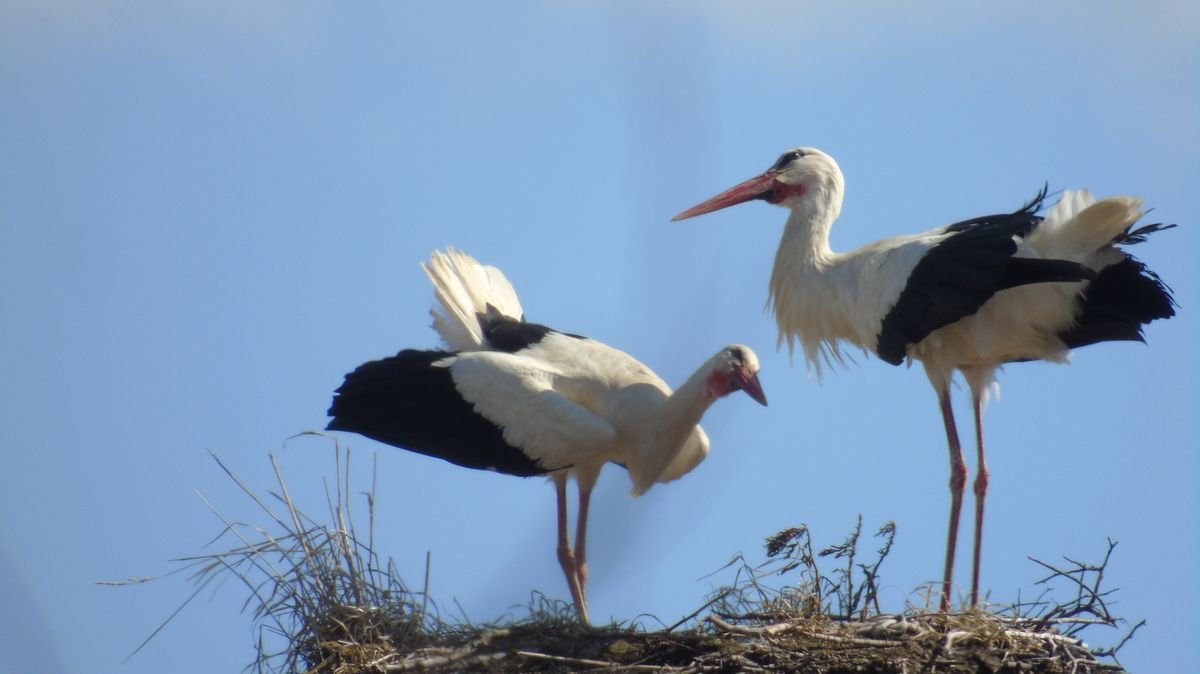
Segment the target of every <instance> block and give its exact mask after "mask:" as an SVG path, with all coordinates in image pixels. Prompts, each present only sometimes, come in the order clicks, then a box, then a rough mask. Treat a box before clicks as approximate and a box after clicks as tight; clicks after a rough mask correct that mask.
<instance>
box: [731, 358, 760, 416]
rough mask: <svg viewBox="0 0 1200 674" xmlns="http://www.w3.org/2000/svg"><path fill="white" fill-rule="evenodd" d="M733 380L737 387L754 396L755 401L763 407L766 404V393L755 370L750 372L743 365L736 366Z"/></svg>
mask: <svg viewBox="0 0 1200 674" xmlns="http://www.w3.org/2000/svg"><path fill="white" fill-rule="evenodd" d="M734 381H736V382H737V385H738V388H740V389H742V390H743V391H745V392H746V395H748V396H750V397H751V398H754V401H755V402H757V403H758V404H759V405H762V406H763V407H766V406H767V394H766V393H763V389H762V384H760V383H759V382H758V373H757V372H751V371H750V370H748V369H746V368H744V367H743V368H738V369H736V370H734Z"/></svg>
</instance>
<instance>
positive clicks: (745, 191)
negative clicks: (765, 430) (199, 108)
mask: <svg viewBox="0 0 1200 674" xmlns="http://www.w3.org/2000/svg"><path fill="white" fill-rule="evenodd" d="M775 176H776V173H775V171H767V172H766V173H764V174H762V175H760V176H757V177H754V178H751V179H749V180H747V181H746V182H744V183H741V184H738V185H735V186H733V187H730V188H729V189H727V190H725V191H724V192H722V193H720V194H718V195H717V196H715V197H713V198H712V199H709V200H708V201H705V202H703V203H700V204H697V205H695V206H692V207H691V208H689V209H687V210H686V211H684V212H682V213H680V214H679V215H676V216H675V217H673V218H671V222H675V221H676V220H686V219H687V218H694V217H696V216H697V215H704V214H705V213H712V212H713V211H719V210H721V209H722V208H728V207H730V206H735V205H737V204H740V203H744V202H747V201H750V200H751V199H757V198H759V197H761V196H762V195H764V194H766V193H767V192H770V191H771V190H772V189H774V188H775ZM760 402H762V401H760ZM763 404H764V405H765V404H766V403H765V402H763Z"/></svg>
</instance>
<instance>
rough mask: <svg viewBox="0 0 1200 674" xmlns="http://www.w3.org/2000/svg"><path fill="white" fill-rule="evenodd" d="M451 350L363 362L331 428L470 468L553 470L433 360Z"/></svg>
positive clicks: (342, 393) (336, 404)
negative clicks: (481, 410)
mask: <svg viewBox="0 0 1200 674" xmlns="http://www.w3.org/2000/svg"><path fill="white" fill-rule="evenodd" d="M454 355H455V354H454V353H453V352H449V351H418V350H414V349H406V350H404V351H401V352H400V353H398V354H396V355H395V356H391V357H390V358H384V359H382V360H374V361H371V362H369V363H364V364H362V365H360V366H359V367H358V368H357V369H355V370H354V372H351V373H350V374H348V375H346V380H345V381H344V382H343V383H342V385H341V387H339V388H338V390H337V393H336V395H334V398H333V404H332V405H331V406H330V408H329V416H331V417H333V420H332V421H330V422H329V425H328V426H327V427H326V428H328V429H329V430H335V431H351V432H354V433H358V434H360V435H365V436H366V437H368V438H372V439H375V440H378V441H380V442H383V443H386V444H389V445H393V446H395V447H400V448H402V449H407V450H409V451H412V452H417V453H419V454H425V455H426V456H432V457H436V458H439V459H444V460H446V461H449V462H450V463H453V464H457V465H459V466H464V467H467V468H477V469H482V470H495V471H498V472H501V473H507V474H509V475H519V476H522V477H528V476H531V475H542V474H545V473H547V472H549V471H548V469H546V468H543V467H542V466H541V465H540V464H539V463H538V462H537V461H535V460H533V459H532V458H530V457H529V456H527V455H525V454H524V453H523V452H522V451H521V450H520V449H519V448H517V447H513V446H511V445H509V444H508V443H507V442H505V440H504V435H503V433H502V432H501V429H500V427H499V426H497V425H496V424H494V423H492V422H491V421H490V420H488V419H486V418H484V417H483V416H480V415H479V414H478V413H477V412H476V411H475V408H474V406H473V405H472V404H471V403H470V402H468V401H466V400H464V399H463V398H462V396H461V395H460V394H459V392H458V389H457V388H455V386H454V380H453V379H452V378H451V376H450V368H448V367H441V366H436V365H434V363H436V362H438V361H440V360H443V359H445V358H451V357H453V356H454Z"/></svg>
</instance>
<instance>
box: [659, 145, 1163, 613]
mask: <svg viewBox="0 0 1200 674" xmlns="http://www.w3.org/2000/svg"><path fill="white" fill-rule="evenodd" d="M843 190H844V181H843V178H842V172H841V170H840V169H839V168H838V165H837V163H836V162H835V161H834V160H833V158H832V157H830V156H829V155H827V154H825V153H824V152H821V151H820V150H817V149H814V148H808V147H801V148H796V149H793V150H789V151H787V152H785V153H784V154H783V155H782V156H781V157H780V158H779V160H778V161H776V162H775V165H774V166H772V167H771V168H770V169H768V170H767V171H766V172H764V173H762V174H761V175H759V176H757V177H755V178H751V179H750V180H747V181H745V182H743V183H741V184H739V185H737V186H735V187H732V188H730V189H728V190H726V191H725V192H722V193H721V194H719V195H717V196H715V197H713V198H711V199H709V200H707V201H705V202H703V203H701V204H699V205H697V206H695V207H693V208H690V209H688V210H686V211H684V212H682V213H680V214H679V215H677V216H675V218H674V220H682V219H684V218H690V217H693V216H697V215H701V214H703V213H709V212H712V211H716V210H719V209H722V208H725V207H728V206H732V205H734V204H739V203H743V202H745V201H749V200H752V199H762V200H765V201H767V202H769V203H772V204H776V205H778V206H783V207H784V208H787V209H789V210H790V211H791V215H790V216H789V217H788V220H787V225H786V227H785V228H784V232H783V239H782V241H781V242H780V244H779V250H778V251H777V252H776V254H775V267H774V270H773V271H772V273H771V282H770V297H771V298H772V299H773V303H774V313H775V319H776V322H777V324H778V327H779V340H780V345H782V343H783V342H784V341H785V340H786V342H787V344H788V349H789V351H790V350H791V349H792V348H793V346H794V344H795V342H796V341H799V342H800V345H801V347H802V348H803V350H804V355H805V357H806V360H807V361H808V364H809V367H810V368H811V369H813V370H815V371H816V372H817V373H818V374H819V373H820V368H821V365H822V362H824V363H825V364H834V363H841V362H842V354H841V350H840V349H841V346H842V343H843V342H847V343H849V344H852V345H854V346H857V347H861V348H863V349H865V350H868V351H870V352H873V353H875V354H876V355H877V356H879V357H880V358H881V359H883V360H884V361H886V362H888V363H891V364H893V365H899V364H900V363H902V362H904V361H905V360H908V359H915V360H919V361H921V362H922V364H923V365H924V366H925V372H926V374H927V375H928V376H929V380H930V382H931V383H932V384H933V388H934V390H935V391H936V392H937V397H938V403H939V405H940V407H941V412H942V417H943V421H944V424H945V430H946V437H947V441H948V444H949V448H950V494H951V503H950V526H949V534H948V536H947V546H946V565H945V570H944V575H943V583H942V592H941V608H942V610H943V611H946V610H949V608H950V591H951V580H952V578H953V571H954V551H955V547H956V542H957V536H958V521H959V512H960V509H961V506H962V491H963V486H964V485H965V483H966V479H967V468H966V464H965V462H964V458H963V453H962V448H961V446H960V444H959V440H958V431H957V429H956V428H955V424H954V417H953V413H952V411H951V407H950V380H951V377H952V375H953V373H954V370H959V371H961V372H962V373H963V376H964V377H965V379H966V381H967V383H968V385H969V386H970V389H971V397H972V402H973V405H974V416H975V439H976V445H977V447H978V466H977V468H976V478H975V484H974V491H975V497H976V501H975V541H974V559H973V564H972V573H971V605H972V606H974V605H976V604H977V602H978V599H979V563H980V562H979V554H980V545H981V537H982V531H983V510H984V500H985V497H986V494H987V485H988V469H987V463H986V461H985V457H984V442H983V419H982V413H983V405H984V403H985V401H986V394H987V390H988V389H989V388H990V386H991V385H992V384H993V383H994V382H995V374H996V370H997V368H998V367H999V366H1001V365H1002V364H1004V363H1009V362H1015V361H1024V360H1049V361H1054V362H1066V360H1067V358H1068V355H1069V350H1070V349H1072V348H1074V347H1078V346H1084V345H1087V344H1094V343H1096V342H1103V341H1112V340H1138V341H1142V326H1143V325H1144V324H1146V323H1149V322H1150V321H1153V320H1155V319H1159V318H1168V317H1170V316H1172V315H1174V313H1175V312H1174V300H1173V298H1172V297H1171V292H1170V289H1169V288H1168V287H1167V286H1166V285H1165V284H1163V283H1162V281H1161V280H1160V279H1159V278H1158V276H1157V275H1156V274H1154V273H1153V272H1151V271H1149V270H1148V269H1147V268H1146V267H1145V265H1144V264H1142V263H1141V262H1139V261H1138V260H1136V259H1135V258H1133V257H1132V256H1130V255H1129V254H1128V253H1126V252H1125V251H1124V250H1122V249H1121V248H1120V247H1119V245H1120V244H1132V243H1138V242H1140V241H1142V240H1144V239H1145V237H1146V236H1147V235H1149V234H1151V233H1153V232H1155V231H1158V230H1161V229H1166V228H1168V227H1172V226H1173V225H1166V226H1163V225H1147V226H1144V227H1141V228H1139V229H1137V230H1134V231H1131V227H1132V226H1133V224H1134V223H1135V222H1136V221H1137V220H1138V218H1140V217H1141V216H1142V211H1141V204H1142V202H1141V200H1140V199H1136V198H1134V197H1108V198H1106V199H1101V200H1097V199H1095V198H1094V197H1093V196H1092V195H1091V194H1090V193H1089V192H1087V191H1086V190H1081V191H1075V192H1064V193H1063V196H1062V198H1061V200H1060V201H1059V202H1058V204H1057V205H1056V206H1054V208H1052V209H1050V211H1049V212H1048V213H1047V214H1046V215H1045V217H1041V216H1038V215H1037V212H1038V211H1039V210H1040V208H1041V206H1042V201H1043V200H1044V198H1045V196H1046V190H1045V189H1043V190H1042V191H1041V193H1039V194H1038V195H1037V197H1036V198H1035V199H1034V200H1033V201H1031V202H1029V203H1028V204H1026V205H1025V206H1024V207H1022V208H1021V209H1020V210H1018V211H1016V212H1014V213H1009V214H1002V215H990V216H984V217H980V218H973V219H971V220H967V221H964V222H960V223H957V224H953V225H949V226H947V227H941V228H938V229H933V230H929V231H927V232H923V233H920V234H911V235H907V236H898V237H893V238H888V239H883V240H881V241H876V242H875V243H870V244H867V245H865V246H863V247H861V248H858V249H856V250H852V251H850V252H848V253H838V252H834V251H833V250H832V249H830V247H829V230H830V228H831V227H832V225H833V222H834V221H835V220H836V219H837V217H838V214H839V213H840V211H841V208H842V195H843Z"/></svg>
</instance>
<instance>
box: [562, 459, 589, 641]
mask: <svg viewBox="0 0 1200 674" xmlns="http://www.w3.org/2000/svg"><path fill="white" fill-rule="evenodd" d="M554 492H555V494H556V496H557V497H558V563H559V565H560V566H561V567H562V570H563V575H564V576H566V577H567V588H568V589H570V590H571V599H572V601H574V602H575V610H576V611H577V612H578V613H579V621H580V622H582V623H583V624H584V625H590V624H591V621H590V620H589V619H588V611H587V600H586V599H585V598H584V595H583V588H581V587H580V586H579V574H578V573H577V571H576V567H575V553H574V552H572V551H571V540H570V539H569V538H568V537H567V473H566V471H562V472H560V473H557V474H555V475H554Z"/></svg>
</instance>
